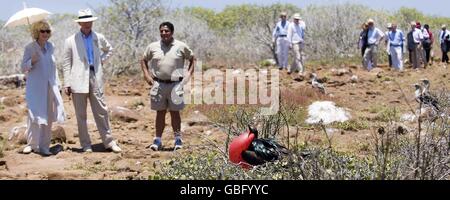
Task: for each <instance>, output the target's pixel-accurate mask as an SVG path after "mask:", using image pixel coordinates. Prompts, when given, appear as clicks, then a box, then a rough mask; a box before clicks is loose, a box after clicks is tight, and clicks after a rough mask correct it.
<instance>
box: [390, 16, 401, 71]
mask: <svg viewBox="0 0 450 200" xmlns="http://www.w3.org/2000/svg"><path fill="white" fill-rule="evenodd" d="M387 39H388V44H389V51H390V55H391V59H392V66H393V67H394V68H395V69H397V70H400V71H402V70H403V43H404V41H405V36H404V34H403V32H402V31H401V30H398V29H397V24H396V23H393V24H392V29H391V31H389V32H388V34H387Z"/></svg>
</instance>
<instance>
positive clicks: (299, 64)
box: [288, 43, 305, 73]
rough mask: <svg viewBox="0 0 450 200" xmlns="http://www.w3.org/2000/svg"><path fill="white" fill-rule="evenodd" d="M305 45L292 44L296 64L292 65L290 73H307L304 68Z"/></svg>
mask: <svg viewBox="0 0 450 200" xmlns="http://www.w3.org/2000/svg"><path fill="white" fill-rule="evenodd" d="M303 48H304V44H303V43H294V44H292V49H293V51H294V63H293V64H292V65H291V68H290V69H288V72H293V71H297V70H298V71H299V72H300V73H305V68H304V66H303V62H304V56H305V55H304V52H303Z"/></svg>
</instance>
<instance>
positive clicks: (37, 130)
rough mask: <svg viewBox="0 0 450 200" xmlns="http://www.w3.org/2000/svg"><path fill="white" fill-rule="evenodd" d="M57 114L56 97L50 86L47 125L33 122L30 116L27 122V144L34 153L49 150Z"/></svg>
mask: <svg viewBox="0 0 450 200" xmlns="http://www.w3.org/2000/svg"><path fill="white" fill-rule="evenodd" d="M55 112H56V105H55V95H54V94H53V92H52V89H51V87H50V86H49V87H48V91H47V116H48V119H47V125H45V124H38V123H35V122H32V121H31V117H30V116H28V120H27V127H28V129H27V144H28V146H30V147H31V149H33V151H34V152H42V151H44V152H45V151H48V150H49V148H50V141H51V139H52V123H53V121H55V119H54V117H53V116H55V114H54V113H55Z"/></svg>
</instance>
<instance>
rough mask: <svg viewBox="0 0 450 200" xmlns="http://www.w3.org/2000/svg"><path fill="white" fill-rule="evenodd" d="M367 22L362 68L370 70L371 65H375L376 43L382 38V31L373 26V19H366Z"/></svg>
mask: <svg viewBox="0 0 450 200" xmlns="http://www.w3.org/2000/svg"><path fill="white" fill-rule="evenodd" d="M367 24H368V25H369V29H368V33H367V49H366V51H365V52H364V68H366V69H367V70H368V71H370V70H371V69H372V67H377V53H378V44H379V43H380V41H381V40H383V38H384V33H383V32H382V31H381V30H380V29H378V28H376V27H375V25H374V21H373V19H369V20H367ZM370 63H371V64H372V67H371V66H370Z"/></svg>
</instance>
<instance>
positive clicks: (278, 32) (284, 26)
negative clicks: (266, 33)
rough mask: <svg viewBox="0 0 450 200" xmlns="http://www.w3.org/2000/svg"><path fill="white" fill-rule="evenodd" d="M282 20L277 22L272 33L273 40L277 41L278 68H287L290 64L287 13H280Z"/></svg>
mask: <svg viewBox="0 0 450 200" xmlns="http://www.w3.org/2000/svg"><path fill="white" fill-rule="evenodd" d="M280 19H281V20H280V21H279V22H278V23H277V24H276V26H275V29H274V30H273V34H272V42H273V43H275V42H276V54H277V61H278V68H279V69H280V70H282V69H286V68H287V66H288V55H289V40H288V39H287V31H288V27H289V22H288V21H287V13H286V12H282V13H281V14H280Z"/></svg>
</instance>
